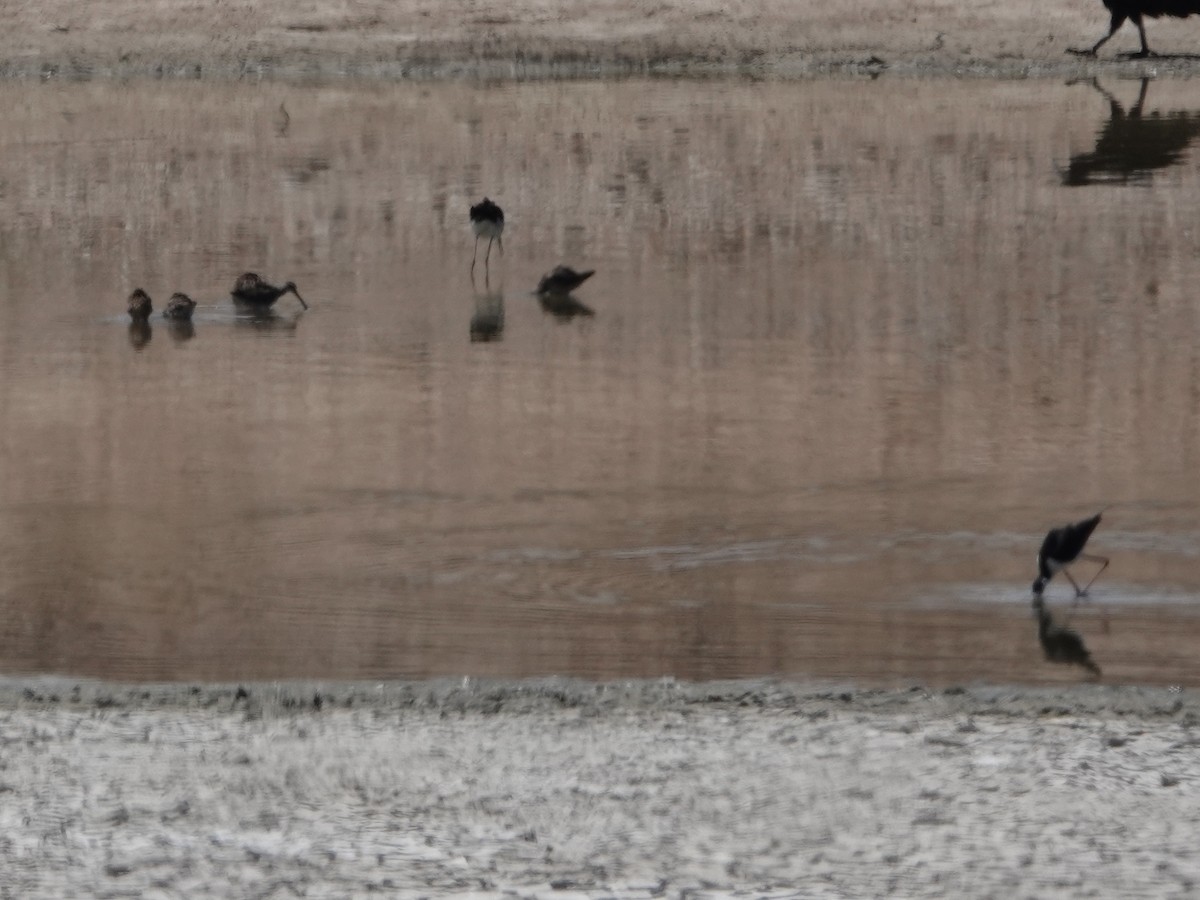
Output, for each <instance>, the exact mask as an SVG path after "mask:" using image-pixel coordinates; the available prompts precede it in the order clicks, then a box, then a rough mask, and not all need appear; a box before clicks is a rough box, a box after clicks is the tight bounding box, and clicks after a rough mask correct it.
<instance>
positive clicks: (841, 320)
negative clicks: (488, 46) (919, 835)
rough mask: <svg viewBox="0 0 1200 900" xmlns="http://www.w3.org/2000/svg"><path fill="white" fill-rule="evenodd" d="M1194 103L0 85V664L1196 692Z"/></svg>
mask: <svg viewBox="0 0 1200 900" xmlns="http://www.w3.org/2000/svg"><path fill="white" fill-rule="evenodd" d="M1192 87H1193V86H1192V85H1191V84H1190V83H1189V82H1178V83H1172V82H1155V83H1152V84H1150V85H1149V86H1148V88H1147V89H1146V91H1145V96H1144V97H1143V98H1142V100H1141V110H1140V115H1137V114H1135V113H1136V112H1137V110H1136V109H1135V108H1136V106H1137V104H1138V102H1139V93H1140V90H1141V85H1140V84H1139V83H1138V82H1113V83H1111V84H1104V85H1102V86H1092V85H1088V84H1076V85H1063V84H1059V83H1053V82H1036V81H1023V82H1017V83H978V82H950V81H934V82H920V81H889V80H887V79H882V80H879V81H867V80H863V81H824V82H800V83H752V82H731V83H721V82H653V81H652V82H620V83H563V84H526V85H521V84H518V85H505V86H475V85H466V84H437V85H416V84H407V85H394V84H393V85H369V84H343V85H339V86H335V87H319V86H318V87H301V86H295V85H282V84H236V83H203V82H196V83H152V82H143V83H124V84H115V83H100V82H97V83H83V84H67V85H62V84H15V83H9V84H4V85H0V95H3V99H4V105H5V108H6V109H8V110H11V113H10V115H9V118H8V121H7V123H6V128H5V130H4V133H3V134H2V135H0V146H2V149H3V153H2V154H0V238H2V240H0V252H2V253H3V256H4V260H3V267H2V269H0V278H2V279H3V281H2V283H0V422H2V424H3V439H2V440H0V465H2V466H3V474H2V477H0V611H2V612H3V615H2V616H0V668H2V669H3V670H4V671H7V672H31V671H37V672H59V673H69V674H83V675H97V676H106V677H112V678H134V679H139V678H146V679H243V678H275V677H301V676H314V677H356V678H358V677H366V678H375V677H380V678H382V677H390V676H424V675H439V674H460V673H470V674H479V675H491V674H503V675H529V674H540V673H561V674H575V675H583V676H590V677H603V678H608V677H626V676H656V675H666V674H671V675H676V676H679V677H686V678H721V677H731V676H746V675H760V674H782V675H789V676H793V675H794V676H804V675H812V676H820V677H845V676H853V677H859V678H863V679H867V680H885V681H891V680H904V679H913V680H926V681H933V682H947V681H955V680H974V679H989V680H999V679H1010V680H1026V681H1042V680H1048V681H1055V680H1057V681H1070V680H1077V679H1078V678H1079V677H1080V674H1079V670H1072V669H1066V668H1062V667H1057V666H1051V665H1050V664H1048V663H1045V662H1043V661H1042V659H1041V653H1040V648H1039V647H1038V645H1037V641H1036V639H1035V635H1034V629H1033V622H1032V620H1031V619H1030V611H1029V604H1028V590H1029V584H1030V582H1031V581H1032V579H1033V576H1034V574H1035V572H1034V566H1033V557H1034V554H1035V552H1036V550H1037V546H1038V543H1039V541H1040V539H1041V535H1042V534H1043V533H1044V531H1045V529H1046V528H1048V527H1050V526H1051V525H1056V524H1060V523H1062V522H1064V521H1067V520H1069V519H1074V518H1079V517H1082V516H1085V515H1089V514H1091V513H1093V512H1094V511H1095V510H1096V509H1098V508H1100V507H1102V506H1105V505H1110V504H1111V505H1112V508H1111V509H1110V510H1109V511H1108V512H1107V513H1106V515H1105V521H1104V523H1103V524H1102V525H1101V527H1100V529H1099V530H1098V531H1097V533H1096V535H1095V537H1094V538H1093V540H1092V544H1091V546H1090V548H1089V549H1090V550H1092V551H1093V552H1095V553H1099V554H1104V555H1107V556H1110V557H1112V560H1113V562H1112V565H1111V566H1110V567H1109V569H1108V570H1107V571H1106V572H1105V573H1104V575H1103V577H1102V578H1101V579H1100V581H1099V582H1098V583H1097V584H1096V586H1095V588H1094V589H1093V592H1092V593H1093V597H1092V600H1091V601H1090V603H1088V604H1086V605H1084V606H1081V607H1080V608H1079V609H1078V610H1077V611H1076V612H1075V614H1074V618H1073V624H1074V626H1075V627H1076V628H1077V629H1078V630H1079V631H1080V632H1081V633H1082V634H1083V635H1084V637H1085V638H1086V640H1087V641H1088V644H1089V646H1091V648H1092V650H1093V652H1094V654H1095V656H1096V658H1097V660H1098V661H1099V662H1100V664H1101V665H1102V666H1103V667H1104V668H1105V673H1106V676H1105V677H1106V678H1107V679H1111V680H1114V681H1147V682H1164V683H1180V684H1200V662H1198V661H1197V659H1196V657H1195V654H1194V652H1193V648H1194V646H1195V641H1196V638H1197V637H1198V636H1200V618H1197V615H1196V612H1197V610H1200V606H1197V601H1198V600H1200V573H1198V571H1197V570H1198V567H1197V555H1198V554H1200V522H1198V520H1197V516H1196V510H1197V501H1198V499H1200V488H1198V487H1197V479H1196V476H1195V473H1196V470H1197V465H1196V464H1197V457H1198V455H1200V424H1198V423H1200V416H1198V415H1197V413H1198V412H1200V342H1198V341H1197V336H1198V324H1200V323H1198V321H1197V319H1198V316H1200V313H1197V311H1196V310H1197V304H1196V301H1195V297H1194V294H1195V284H1196V270H1197V269H1198V268H1200V259H1198V258H1197V254H1196V248H1197V245H1198V244H1200V230H1197V229H1198V227H1200V226H1198V223H1197V221H1196V219H1195V211H1194V209H1193V207H1194V203H1193V198H1194V196H1195V194H1196V189H1197V187H1198V185H1197V181H1198V177H1197V173H1198V171H1200V170H1198V168H1197V165H1196V157H1197V149H1196V146H1194V144H1196V143H1197V142H1196V141H1195V137H1194V135H1196V134H1198V133H1200V103H1197V102H1196V101H1195V100H1194V91H1192V90H1191V88H1192ZM1106 92H1107V94H1106ZM284 110H286V115H284ZM484 194H488V195H489V196H491V197H492V198H493V199H496V200H497V201H498V202H499V203H500V204H501V205H502V206H503V207H504V209H505V212H506V218H507V229H506V231H505V235H504V237H505V241H504V253H503V255H502V254H501V253H500V251H499V250H498V249H497V250H493V252H492V257H491V261H490V264H489V265H488V266H487V267H486V268H485V267H484V266H483V263H482V262H480V263H479V265H478V267H477V270H476V273H475V278H474V281H473V280H472V278H471V274H470V271H469V266H470V261H471V253H472V240H471V237H470V234H469V231H468V229H467V227H466V208H467V206H468V205H469V204H470V203H471V202H474V201H475V200H477V199H478V198H479V197H481V196H482V195H484ZM480 249H481V254H482V251H483V248H482V247H481V248H480ZM558 262H565V263H568V264H571V265H574V266H576V267H586V268H593V267H594V268H595V269H597V274H596V276H595V277H594V278H593V279H592V280H591V281H590V282H588V283H587V284H586V285H585V286H584V287H583V288H582V289H580V291H579V292H578V294H577V299H578V300H579V302H581V303H583V304H586V306H587V307H589V308H590V309H591V310H592V311H594V313H595V314H594V316H587V315H575V316H570V315H568V314H567V313H568V312H570V311H569V310H562V309H559V310H546V309H543V308H542V306H541V305H540V304H539V302H538V301H537V299H535V298H534V297H532V296H531V295H530V293H529V291H530V289H531V288H532V287H533V286H534V285H535V284H536V282H537V279H538V276H539V275H540V274H542V273H543V272H544V271H546V270H548V269H550V268H551V267H552V266H553V265H554V264H556V263H558ZM244 270H253V271H258V272H260V273H262V274H263V275H265V276H267V277H269V278H272V279H275V280H277V281H283V280H285V279H292V280H295V281H296V282H297V283H298V285H299V287H300V290H301V292H302V294H303V295H304V297H305V299H306V300H307V301H308V302H309V304H310V305H311V307H312V308H311V310H310V311H308V312H307V313H303V312H302V311H301V309H300V306H299V304H298V303H297V302H296V301H295V300H294V299H293V298H290V297H288V298H284V299H283V300H281V301H280V302H279V303H278V304H277V315H276V317H275V318H272V319H269V320H265V321H264V320H251V319H246V318H243V317H241V316H239V315H238V314H237V311H236V310H235V309H234V308H233V306H232V305H231V304H230V301H229V297H228V294H227V291H228V288H229V286H231V285H232V282H233V279H234V277H235V276H236V275H237V274H238V273H239V272H241V271H244ZM135 286H141V287H143V288H145V289H146V290H147V291H149V292H150V294H151V295H152V296H153V297H154V298H155V301H156V304H157V305H158V306H159V308H161V306H162V305H163V304H164V303H165V300H166V299H167V297H168V296H169V295H170V293H171V292H172V291H175V290H183V291H186V292H187V293H189V294H191V295H192V296H193V297H194V298H195V299H196V300H197V301H199V303H200V304H201V305H200V308H199V309H198V311H197V315H196V321H195V323H194V326H193V327H192V328H191V329H190V330H179V329H171V328H168V327H167V326H166V323H164V322H162V320H160V319H157V320H153V321H152V323H151V326H150V329H149V333H148V334H147V333H145V332H144V331H138V330H132V329H130V327H129V325H128V323H127V321H126V320H125V319H124V317H123V315H122V311H123V309H124V298H125V296H126V295H127V294H128V292H129V291H130V290H131V289H132V288H133V287H135ZM555 313H558V314H555ZM472 338H475V339H474V340H473V339H472ZM481 338H492V339H491V340H482V339H481ZM1079 574H1080V575H1081V577H1084V578H1086V577H1090V570H1087V569H1086V566H1084V565H1083V564H1081V567H1080V572H1079ZM1048 596H1049V597H1050V599H1051V602H1052V604H1053V605H1054V606H1055V607H1056V609H1057V611H1059V612H1060V613H1064V614H1065V613H1066V612H1067V611H1068V609H1069V606H1070V604H1069V599H1070V592H1069V587H1068V586H1067V585H1066V583H1065V581H1063V580H1062V579H1061V578H1058V579H1055V581H1054V582H1053V583H1052V586H1051V588H1050V591H1049V594H1048Z"/></svg>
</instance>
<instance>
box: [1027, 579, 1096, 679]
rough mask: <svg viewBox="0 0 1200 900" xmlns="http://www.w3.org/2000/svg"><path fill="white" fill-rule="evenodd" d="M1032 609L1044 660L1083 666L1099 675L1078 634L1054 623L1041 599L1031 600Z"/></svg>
mask: <svg viewBox="0 0 1200 900" xmlns="http://www.w3.org/2000/svg"><path fill="white" fill-rule="evenodd" d="M1033 608H1034V611H1035V612H1036V613H1037V617H1038V641H1039V642H1040V643H1041V645H1042V652H1043V653H1044V654H1045V655H1046V659H1048V660H1050V661H1051V662H1060V663H1074V664H1076V665H1080V666H1083V667H1084V668H1085V669H1087V670H1088V671H1089V672H1091V673H1092V674H1093V675H1097V676H1098V675H1100V667H1099V666H1098V665H1096V663H1095V662H1094V661H1093V660H1092V654H1090V653H1089V652H1088V648H1087V647H1086V646H1084V643H1083V638H1082V637H1080V636H1079V632H1077V631H1074V630H1073V629H1070V628H1068V627H1067V626H1065V625H1058V624H1057V623H1055V621H1054V617H1053V616H1051V615H1050V612H1049V610H1047V609H1046V604H1045V601H1043V600H1042V598H1041V597H1034V598H1033Z"/></svg>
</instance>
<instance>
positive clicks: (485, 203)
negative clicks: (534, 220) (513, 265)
mask: <svg viewBox="0 0 1200 900" xmlns="http://www.w3.org/2000/svg"><path fill="white" fill-rule="evenodd" d="M471 230H472V231H473V232H475V252H474V253H472V254H471V271H472V272H474V271H475V257H476V256H478V255H479V239H480V238H481V237H486V238H487V239H488V245H487V253H485V254H484V257H483V264H484V265H485V266H486V265H487V264H488V260H489V259H491V257H492V241H495V242H496V243H497V244H499V245H500V254H501V255H502V256H503V255H504V239H503V238H502V237H501V235H503V234H504V210H502V209H501V208H500V207H499V206H497V205H496V204H495V203H493V202H492V201H491V200H489V199H488V198H487V197H484V198H483V199H482V200H480V201H479V202H478V203H476V204H475V205H474V206H472V207H471Z"/></svg>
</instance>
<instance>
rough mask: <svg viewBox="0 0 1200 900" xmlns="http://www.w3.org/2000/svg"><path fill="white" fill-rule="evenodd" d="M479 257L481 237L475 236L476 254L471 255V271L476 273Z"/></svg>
mask: <svg viewBox="0 0 1200 900" xmlns="http://www.w3.org/2000/svg"><path fill="white" fill-rule="evenodd" d="M478 255H479V235H475V252H474V253H472V254H471V271H472V272H474V271H475V257H477V256H478Z"/></svg>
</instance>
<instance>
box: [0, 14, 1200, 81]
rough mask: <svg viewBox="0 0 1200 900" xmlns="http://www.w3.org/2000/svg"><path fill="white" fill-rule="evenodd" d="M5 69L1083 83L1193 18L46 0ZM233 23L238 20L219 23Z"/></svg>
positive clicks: (1194, 60)
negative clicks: (1114, 30)
mask: <svg viewBox="0 0 1200 900" xmlns="http://www.w3.org/2000/svg"><path fill="white" fill-rule="evenodd" d="M3 21H4V24H5V26H6V27H5V28H4V29H2V30H0V75H3V76H7V77H37V78H45V79H49V78H85V79H86V78H95V77H120V78H126V77H134V76H152V77H176V78H209V77H216V78H256V77H270V78H303V79H311V78H335V77H345V76H351V77H364V78H382V79H395V78H454V77H472V78H495V79H529V78H579V77H587V78H596V77H617V76H622V75H635V74H636V75H645V74H660V75H692V76H711V75H725V76H728V75H749V76H756V77H761V76H780V77H807V76H821V75H828V74H834V73H840V74H863V75H868V76H871V77H877V76H878V75H880V74H881V73H884V72H890V73H893V74H899V75H917V76H929V75H950V76H976V77H1003V78H1014V77H1029V76H1041V77H1045V76H1056V77H1057V76H1062V77H1068V78H1070V77H1083V76H1092V75H1096V74H1098V73H1101V72H1120V73H1123V74H1129V75H1134V76H1139V77H1140V76H1154V75H1163V74H1172V73H1175V74H1190V73H1195V72H1196V71H1197V70H1198V69H1200V54H1197V53H1196V52H1195V51H1196V50H1197V48H1198V47H1200V24H1197V22H1196V20H1187V21H1184V22H1182V23H1181V22H1179V21H1177V20H1154V21H1151V22H1150V23H1149V24H1148V26H1147V28H1148V34H1149V40H1150V43H1151V46H1152V48H1153V49H1154V50H1155V52H1156V53H1158V54H1160V55H1159V56H1157V57H1154V58H1150V59H1142V60H1134V59H1130V58H1129V54H1130V53H1132V52H1133V51H1136V50H1137V49H1138V48H1139V46H1140V44H1139V42H1138V36H1137V31H1136V29H1134V28H1132V27H1131V26H1129V25H1126V26H1125V27H1124V29H1123V30H1122V31H1120V32H1118V34H1117V35H1116V36H1115V37H1114V38H1113V39H1112V40H1111V41H1109V42H1108V43H1107V44H1106V45H1105V46H1104V47H1103V48H1102V49H1101V51H1100V54H1099V56H1098V57H1096V58H1087V57H1079V56H1075V55H1072V54H1070V53H1069V52H1068V51H1069V50H1072V49H1076V50H1078V49H1086V48H1090V47H1092V46H1093V45H1094V44H1095V42H1096V40H1097V39H1099V38H1100V37H1101V36H1103V34H1105V33H1106V31H1107V25H1108V15H1107V12H1106V10H1105V9H1104V7H1103V6H1102V4H1101V3H1100V0H1063V2H1062V3H1060V4H1055V5H1054V6H1053V7H1051V8H1047V7H1046V5H1045V4H1041V3H1036V2H1034V0H1014V2H1011V3H1005V4H994V3H989V2H986V0H963V2H960V3H956V4H954V5H953V7H947V6H946V5H945V4H942V3H936V2H934V0H847V2H844V3H837V4H821V3H804V4H797V3H793V2H789V0H765V2H761V3H754V4H742V3H738V4H728V3H718V2H715V0H696V2H691V3H687V4H657V5H656V4H642V3H614V4H607V5H596V4H561V3H554V2H551V0H514V2H511V3H505V4H503V5H500V4H494V3H487V2H484V3H478V2H474V0H470V2H468V0H452V2H448V3H441V4H435V3H430V2H427V0H407V2H402V3H394V4H375V5H373V6H371V7H370V8H369V9H367V8H363V9H360V8H357V7H353V6H351V7H346V6H339V5H337V4H323V5H322V4H310V5H307V6H300V7H297V6H296V5H295V4H289V3H282V2H278V0H271V2H265V3H250V2H248V0H235V2H231V3H224V4H221V5H220V6H219V7H217V6H211V5H204V4H194V5H192V6H189V7H180V6H179V5H177V4H157V5H154V6H152V7H150V8H147V7H146V6H145V4H137V3H134V2H133V0H115V2H110V3H104V4H76V3H68V2H66V0H51V2H48V3H44V4H16V5H12V8H10V9H6V10H5V12H4V17H3ZM230 22H237V23H238V27H237V28H236V29H230V28H229V23H230Z"/></svg>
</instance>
